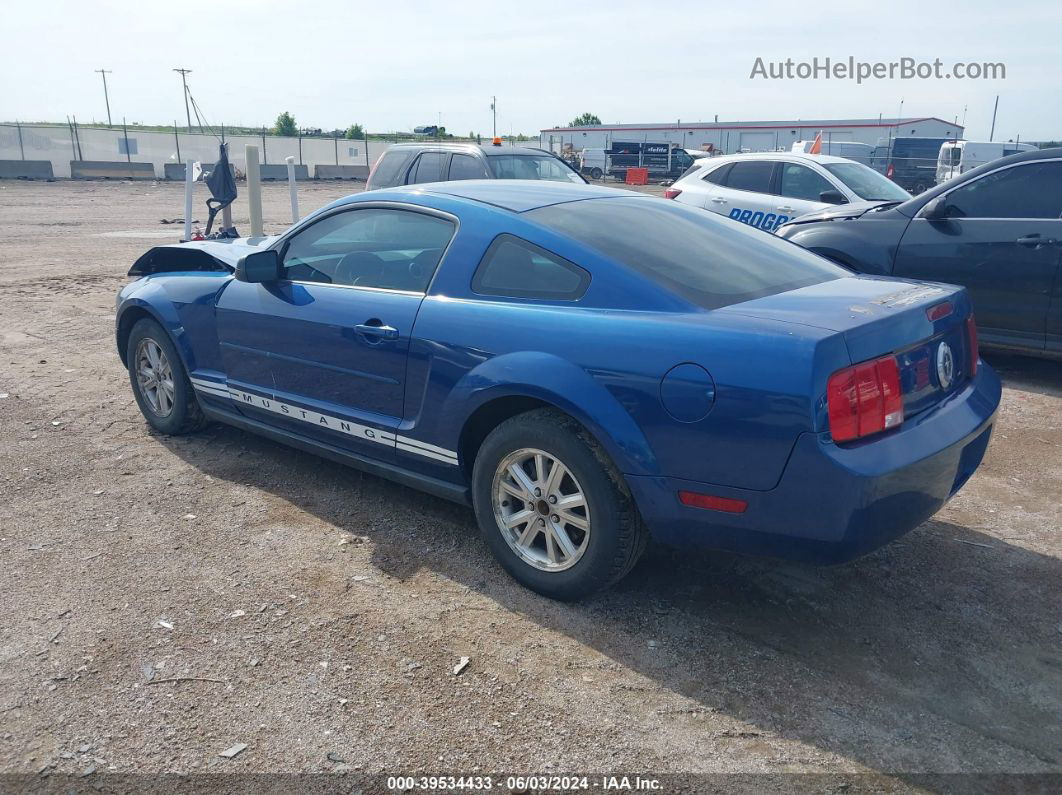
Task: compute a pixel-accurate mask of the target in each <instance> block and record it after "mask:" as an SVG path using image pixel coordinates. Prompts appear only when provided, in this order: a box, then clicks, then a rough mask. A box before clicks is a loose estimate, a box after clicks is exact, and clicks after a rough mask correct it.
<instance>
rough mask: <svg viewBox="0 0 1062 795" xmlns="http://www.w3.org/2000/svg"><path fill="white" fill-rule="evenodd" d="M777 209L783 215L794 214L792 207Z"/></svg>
mask: <svg viewBox="0 0 1062 795" xmlns="http://www.w3.org/2000/svg"><path fill="white" fill-rule="evenodd" d="M775 209H776V210H778V211H779V212H783V213H791V212H793V208H792V207H775Z"/></svg>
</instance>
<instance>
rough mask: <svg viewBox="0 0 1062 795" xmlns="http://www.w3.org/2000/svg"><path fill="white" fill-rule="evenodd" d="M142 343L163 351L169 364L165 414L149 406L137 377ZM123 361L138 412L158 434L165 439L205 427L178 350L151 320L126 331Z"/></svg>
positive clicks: (145, 319) (142, 320)
mask: <svg viewBox="0 0 1062 795" xmlns="http://www.w3.org/2000/svg"><path fill="white" fill-rule="evenodd" d="M142 342H149V343H150V342H154V343H155V344H156V345H158V347H159V348H160V349H161V350H162V352H163V354H165V356H166V360H167V361H168V362H169V365H170V371H171V373H172V378H171V380H172V382H173V400H172V405H171V406H170V410H169V412H168V413H166V414H162V413H160V412H159V411H157V410H156V409H155V408H154V407H153V406H152V404H151V400H150V398H149V397H148V396H147V395H146V394H145V390H144V389H143V388H142V387H141V385H140V381H139V379H138V377H137V365H138V359H139V355H140V354H139V351H140V346H141V343H142ZM125 361H126V364H127V366H128V370H129V384H130V386H132V388H133V396H134V397H135V398H136V403H137V405H138V406H139V407H140V413H141V414H143V415H144V419H146V420H147V421H148V424H149V425H150V426H151V427H152V428H154V429H155V430H156V431H158V432H159V433H164V434H166V435H167V436H179V435H181V434H185V433H191V432H192V431H197V430H199V429H200V428H202V427H203V426H204V425H206V418H205V417H204V416H203V411H202V409H200V408H199V400H198V399H197V398H196V395H195V390H194V389H193V388H192V384H191V382H190V381H189V380H188V373H187V372H186V371H185V369H184V363H183V362H182V361H181V357H180V355H179V354H178V353H177V348H176V346H175V345H174V344H173V341H172V340H171V339H170V336H169V334H167V333H166V331H165V330H164V329H163V328H162V326H160V325H159V324H158V323H156V322H155V321H154V320H149V319H147V318H143V319H141V320H138V321H137V322H136V324H135V325H134V326H133V328H132V330H131V331H130V332H129V341H128V343H127V344H126V351H125Z"/></svg>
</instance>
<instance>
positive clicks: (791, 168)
mask: <svg viewBox="0 0 1062 795" xmlns="http://www.w3.org/2000/svg"><path fill="white" fill-rule="evenodd" d="M826 190H837V188H835V187H834V186H833V185H831V184H830V181H829V180H828V179H826V178H825V177H824V176H822V175H821V174H817V173H816V172H815V171H813V170H811V169H810V168H808V167H807V166H802V165H800V164H799V163H783V164H782V184H781V188H780V190H779V192H780V193H781V195H782V196H785V197H787V198H790V199H804V200H806V201H809V202H817V201H821V199H820V198H819V194H820V193H822V192H823V191H826Z"/></svg>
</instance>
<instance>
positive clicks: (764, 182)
mask: <svg viewBox="0 0 1062 795" xmlns="http://www.w3.org/2000/svg"><path fill="white" fill-rule="evenodd" d="M772 173H774V162H773V161H771V160H746V161H744V162H741V163H734V165H733V166H731V167H730V173H729V174H727V177H726V186H727V187H728V188H733V189H734V190H747V191H751V192H752V193H770V192H771V174H772Z"/></svg>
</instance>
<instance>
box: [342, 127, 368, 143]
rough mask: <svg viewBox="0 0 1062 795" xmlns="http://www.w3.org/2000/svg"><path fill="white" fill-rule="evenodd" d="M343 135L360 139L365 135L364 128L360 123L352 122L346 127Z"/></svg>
mask: <svg viewBox="0 0 1062 795" xmlns="http://www.w3.org/2000/svg"><path fill="white" fill-rule="evenodd" d="M345 137H347V138H351V139H354V140H357V141H360V140H361V139H362V138H364V137H365V130H364V129H363V128H362V126H361V125H360V124H352V125H350V126H349V127H347V132H346V134H345Z"/></svg>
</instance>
